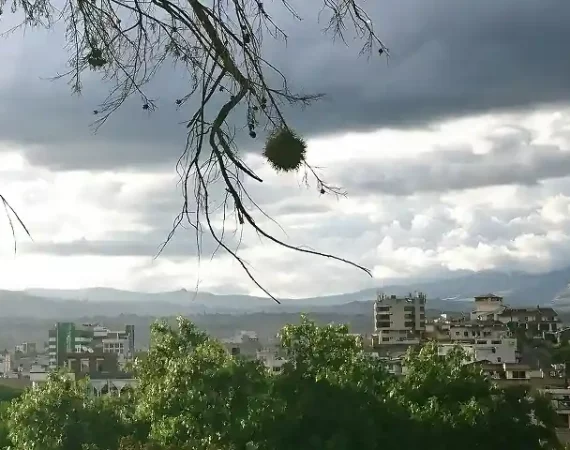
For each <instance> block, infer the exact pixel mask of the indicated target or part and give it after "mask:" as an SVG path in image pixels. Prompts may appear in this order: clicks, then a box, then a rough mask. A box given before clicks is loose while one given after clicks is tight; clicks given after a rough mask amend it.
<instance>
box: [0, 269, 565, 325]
mask: <svg viewBox="0 0 570 450" xmlns="http://www.w3.org/2000/svg"><path fill="white" fill-rule="evenodd" d="M569 282H570V267H569V268H566V269H562V270H558V271H552V272H548V273H543V274H528V273H524V272H512V273H504V272H497V271H486V272H478V273H472V274H469V275H462V276H458V277H455V278H453V277H450V278H445V279H440V280H426V281H420V282H415V283H410V284H398V285H391V286H385V287H383V288H382V291H384V292H386V293H391V294H397V295H405V294H407V293H409V292H412V291H416V290H417V291H423V292H425V293H427V295H428V299H429V301H428V308H430V309H435V310H445V311H468V310H469V309H470V306H471V305H470V303H469V302H470V300H471V299H472V297H473V296H474V295H478V294H485V293H487V292H494V293H497V294H501V295H504V296H505V298H506V301H507V302H508V303H509V304H512V305H513V306H515V305H516V306H535V305H541V306H552V305H555V306H556V307H559V308H561V309H569V308H570V288H568V285H569ZM379 290H380V289H367V290H362V291H358V292H351V293H346V294H339V295H331V296H323V297H310V298H303V299H282V304H281V305H278V304H276V303H275V302H273V301H272V300H270V299H267V298H261V297H253V296H247V295H215V294H211V293H208V292H198V293H196V292H194V291H190V290H188V291H187V290H184V289H182V290H178V291H171V292H159V293H143V292H130V291H121V290H116V289H107V288H91V289H80V290H55V289H29V290H26V291H0V317H2V318H6V317H22V318H28V317H29V318H33V317H35V318H61V319H64V318H70V317H79V316H93V315H103V316H117V315H119V314H138V315H148V316H169V315H176V314H184V315H197V314H250V313H255V312H267V313H298V312H303V311H304V312H318V313H332V314H334V313H338V314H368V313H369V312H371V310H372V301H373V300H374V298H375V296H376V293H377V292H378V291H379Z"/></svg>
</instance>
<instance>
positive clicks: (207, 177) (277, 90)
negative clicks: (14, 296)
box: [0, 0, 388, 301]
mask: <svg viewBox="0 0 570 450" xmlns="http://www.w3.org/2000/svg"><path fill="white" fill-rule="evenodd" d="M50 1H51V0H14V4H13V7H12V8H13V10H14V11H15V12H18V11H19V12H21V13H22V14H23V21H22V25H23V26H29V27H48V28H49V27H51V26H53V24H54V23H55V22H56V21H64V22H65V24H66V31H67V33H66V38H67V42H66V44H67V48H68V50H69V52H70V54H71V57H70V60H69V67H70V69H69V71H68V72H66V73H64V74H60V75H58V77H57V78H65V79H67V80H68V81H69V83H70V85H71V87H72V90H73V91H74V92H81V88H82V74H83V73H84V72H85V71H86V70H96V71H99V72H100V73H101V75H102V77H103V78H104V79H105V80H107V81H109V82H111V86H112V87H111V89H110V91H109V94H108V96H107V98H105V99H104V100H103V102H102V103H101V104H100V105H99V106H98V107H97V109H96V110H95V111H94V113H95V114H96V115H97V118H96V121H95V127H96V128H98V127H99V126H101V125H103V124H104V123H105V122H106V121H107V120H108V119H109V117H110V116H111V115H112V114H113V113H114V112H115V111H117V110H118V109H119V108H120V107H121V106H122V105H123V104H124V103H125V101H126V100H127V99H128V98H129V97H132V96H135V97H138V98H139V99H140V101H141V107H142V108H143V109H145V110H148V111H149V112H150V111H153V110H154V109H155V108H156V104H155V102H154V101H153V99H152V98H150V97H149V95H148V94H147V93H146V89H147V85H148V83H149V82H150V81H151V80H152V79H153V78H154V77H155V75H156V74H157V73H158V71H159V70H160V69H161V67H163V66H164V65H165V64H166V63H169V64H170V63H174V64H176V65H177V66H178V67H180V68H181V70H184V71H185V72H186V73H187V74H189V76H190V80H191V83H190V86H189V88H188V90H187V92H184V93H181V95H180V97H179V98H178V99H177V100H176V105H177V107H178V108H183V107H184V106H185V105H186V104H187V102H188V101H189V100H190V99H192V101H193V105H196V104H197V105H198V106H196V107H194V108H195V110H194V111H193V112H192V113H191V115H190V116H189V118H188V120H187V121H186V122H185V126H186V129H187V139H186V144H185V147H184V151H183V152H182V155H181V157H180V159H179V160H178V163H177V171H178V173H179V175H180V184H181V187H182V194H183V203H182V207H181V211H180V214H179V215H178V216H177V218H176V219H175V220H174V223H173V227H172V232H171V233H170V234H169V235H168V236H167V239H166V241H165V243H164V244H163V246H162V247H161V248H160V250H159V253H160V252H161V251H162V250H163V249H164V247H165V246H166V245H167V244H168V243H169V242H170V240H171V239H172V236H173V235H174V232H175V231H176V230H177V229H178V228H179V227H181V226H183V224H187V225H189V226H190V227H192V228H193V229H194V230H195V232H196V245H197V246H198V249H200V248H201V236H202V234H203V233H208V234H210V235H211V236H212V237H213V238H214V240H215V241H216V242H217V244H218V248H221V249H223V250H225V251H226V252H228V253H230V254H231V255H232V256H233V257H234V258H235V259H236V261H237V262H238V263H239V264H240V265H241V267H242V268H243V270H244V271H245V273H246V274H247V275H248V276H249V278H251V280H252V281H253V282H254V283H255V284H256V285H257V286H258V287H259V288H260V289H261V290H262V291H264V292H265V293H266V294H267V295H268V296H270V297H271V298H273V299H274V300H276V301H277V299H275V297H273V296H272V295H271V294H270V293H269V292H268V291H267V290H266V289H265V288H263V286H262V285H261V284H260V283H259V282H258V281H257V280H256V278H255V277H254V276H253V275H252V272H251V271H250V270H249V267H248V265H247V264H246V263H245V261H244V260H243V259H242V258H241V256H240V255H239V254H238V251H237V249H232V248H230V247H229V245H228V244H227V243H226V233H225V227H222V231H221V232H220V231H219V230H218V229H216V227H215V226H214V225H213V223H212V218H213V215H216V214H218V215H220V216H221V217H222V219H223V223H224V224H225V223H226V220H230V219H231V218H233V219H234V220H235V222H236V225H237V227H236V229H238V230H240V234H241V232H242V231H243V227H249V228H251V229H253V230H254V231H255V232H256V233H257V234H258V235H259V236H261V237H263V238H264V239H267V240H269V241H270V242H273V243H274V244H278V245H280V246H282V247H285V248H287V249H290V250H293V251H297V252H302V253H308V254H312V255H317V256H321V257H326V258H330V259H333V260H336V261H340V262H342V263H346V264H349V265H352V266H354V267H356V268H358V269H359V270H362V271H364V272H365V273H367V274H369V275H370V271H369V270H368V269H367V268H365V267H363V266H361V265H359V264H356V263H354V262H351V261H349V260H346V259H344V258H341V257H338V256H334V255H331V254H327V253H321V252H318V251H315V250H310V249H307V248H304V247H300V246H296V245H291V244H288V243H286V242H284V241H283V240H281V239H278V238H276V237H275V236H273V235H272V234H271V233H270V232H268V231H267V230H266V229H264V227H262V226H261V225H259V223H258V221H257V219H256V214H257V213H259V214H261V215H262V217H266V218H267V217H268V216H267V215H266V213H265V212H264V211H263V210H262V209H261V208H260V207H259V206H258V204H257V203H256V202H255V201H254V199H252V197H251V196H250V195H249V193H248V192H247V190H246V187H245V186H246V183H245V182H246V181H248V182H257V183H261V182H263V180H262V179H261V178H260V177H259V176H258V175H257V174H256V173H255V172H254V171H253V170H252V169H251V168H249V167H248V166H247V164H246V162H245V161H244V159H243V156H242V154H240V152H239V149H238V148H237V146H236V144H235V140H234V136H235V130H234V128H232V126H231V125H230V124H232V123H237V122H239V121H240V120H242V118H240V117H239V115H240V114H241V113H242V112H243V111H244V110H245V111H246V122H247V128H248V133H249V134H250V136H251V137H252V138H255V137H257V132H256V130H258V129H260V128H267V129H270V130H279V129H285V130H288V129H289V125H288V122H287V119H286V117H285V115H284V106H285V105H298V106H301V107H303V106H307V105H310V104H311V103H312V102H314V101H315V100H318V99H319V98H320V97H321V96H322V94H318V93H317V94H313V95H301V94H296V93H294V92H292V91H291V90H290V88H289V86H288V83H287V78H286V76H285V74H283V73H282V72H281V71H280V70H279V69H278V68H277V67H275V66H274V65H273V64H272V63H271V62H270V61H268V60H267V59H266V57H265V55H264V53H263V51H262V42H263V39H264V37H265V36H266V35H269V37H271V38H275V39H283V40H286V39H287V34H286V32H285V30H283V29H282V28H281V27H280V26H279V25H278V24H277V23H276V21H275V19H273V18H272V17H271V16H270V14H269V12H268V11H267V10H266V8H265V6H264V4H263V2H262V0H211V1H210V2H208V6H207V4H206V3H205V2H203V1H200V0H64V1H65V4H64V6H63V8H61V9H57V8H55V7H54V5H53V4H52V3H51V2H50ZM322 2H323V10H322V11H321V13H320V14H319V18H320V17H321V16H322V15H323V14H327V15H328V16H329V21H328V24H327V26H326V29H325V31H326V32H327V33H330V34H332V36H333V37H338V38H340V39H342V40H344V35H345V33H346V32H347V29H348V28H349V27H350V28H351V29H352V30H353V33H355V34H356V35H357V36H358V37H359V38H360V39H361V41H362V42H363V46H362V52H364V53H367V54H369V55H370V54H373V52H377V53H379V54H380V55H386V56H387V55H388V49H387V48H386V46H385V45H384V44H383V43H382V41H381V40H380V39H379V38H378V36H377V35H376V33H375V31H374V29H373V24H372V21H371V20H370V18H369V17H368V15H367V14H366V12H365V11H364V9H362V7H361V6H359V4H358V0H322ZM281 4H282V5H283V6H284V7H285V8H286V10H287V11H288V12H289V13H290V14H291V15H292V16H293V17H294V18H296V19H298V20H301V16H300V15H299V14H298V13H297V12H296V11H295V9H294V7H293V6H292V5H291V4H290V3H289V2H288V1H287V0H281ZM6 5H7V0H0V8H2V9H4V7H5V6H6ZM275 79H277V80H279V82H278V83H276V82H274V81H271V82H270V81H269V80H275ZM220 104H221V105H222V106H219V107H217V106H216V105H220ZM300 164H301V166H302V170H303V171H304V180H305V182H306V183H309V182H310V181H314V182H316V186H317V189H318V191H319V192H320V193H321V194H332V195H344V194H345V193H344V191H342V189H340V188H337V187H334V186H331V185H329V184H327V183H326V182H325V181H324V180H323V179H322V178H321V176H320V175H319V174H318V173H317V171H316V169H315V168H314V167H312V166H311V165H310V164H309V163H308V162H307V160H306V159H304V158H302V160H301V161H300ZM213 186H223V195H222V196H221V200H220V201H218V202H217V201H216V196H214V195H213V194H212V187H213ZM4 205H5V206H6V203H5V202H4ZM10 210H11V209H10ZM11 211H12V212H13V210H11ZM14 214H15V213H14ZM16 217H17V216H16ZM18 220H19V219H18ZM20 223H21V221H20ZM22 225H23V224H22Z"/></svg>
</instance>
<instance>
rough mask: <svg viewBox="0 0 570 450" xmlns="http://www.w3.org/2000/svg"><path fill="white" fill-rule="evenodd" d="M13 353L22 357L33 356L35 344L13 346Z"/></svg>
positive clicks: (35, 350)
mask: <svg viewBox="0 0 570 450" xmlns="http://www.w3.org/2000/svg"><path fill="white" fill-rule="evenodd" d="M14 353H21V354H23V355H33V354H35V353H37V348H36V343H35V342H22V343H21V344H18V345H16V346H14Z"/></svg>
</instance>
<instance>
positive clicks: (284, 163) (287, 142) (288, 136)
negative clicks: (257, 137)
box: [263, 127, 307, 172]
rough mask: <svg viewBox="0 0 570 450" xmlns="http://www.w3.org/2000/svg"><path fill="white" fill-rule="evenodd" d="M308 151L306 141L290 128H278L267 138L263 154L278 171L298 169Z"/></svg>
mask: <svg viewBox="0 0 570 450" xmlns="http://www.w3.org/2000/svg"><path fill="white" fill-rule="evenodd" d="M306 153H307V144H306V142H305V141H304V140H303V139H302V138H301V137H299V136H298V135H297V134H296V133H295V132H294V131H292V130H290V129H289V128H286V127H283V128H277V129H275V130H273V132H272V133H271V134H270V135H269V137H268V138H267V141H266V142H265V150H264V151H263V156H265V158H267V161H268V162H269V164H270V165H271V167H273V168H274V169H275V170H276V171H278V172H292V171H295V170H298V169H299V168H300V167H301V165H302V164H303V161H305V154H306Z"/></svg>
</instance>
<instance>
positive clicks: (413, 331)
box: [374, 292, 426, 343]
mask: <svg viewBox="0 0 570 450" xmlns="http://www.w3.org/2000/svg"><path fill="white" fill-rule="evenodd" d="M425 304H426V296H425V294H423V293H421V292H418V293H416V294H414V295H411V294H410V295H409V296H406V297H398V296H396V295H386V294H380V295H378V298H377V299H376V301H375V302H374V331H375V332H376V333H377V334H378V335H379V336H380V338H379V342H380V343H382V342H390V341H391V340H392V339H399V338H402V339H403V338H404V337H410V335H414V336H419V335H420V334H421V333H422V332H423V331H425V329H426V315H425ZM391 338H392V339H391ZM386 339H387V340H386Z"/></svg>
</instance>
